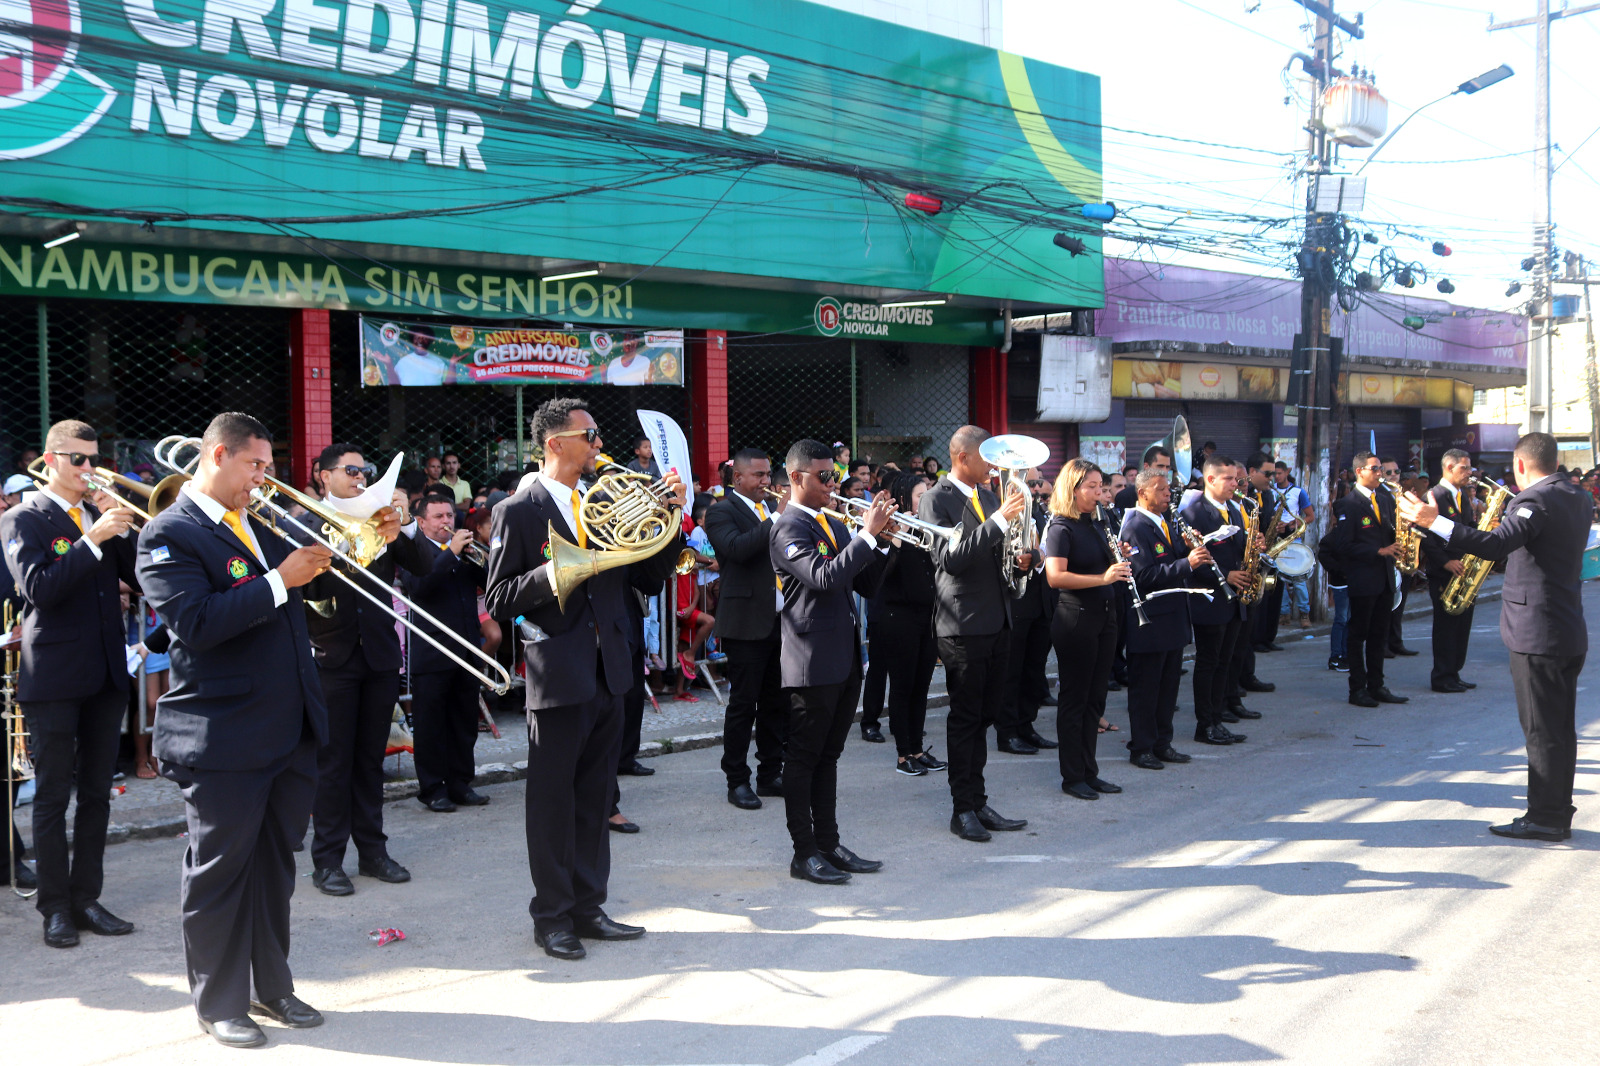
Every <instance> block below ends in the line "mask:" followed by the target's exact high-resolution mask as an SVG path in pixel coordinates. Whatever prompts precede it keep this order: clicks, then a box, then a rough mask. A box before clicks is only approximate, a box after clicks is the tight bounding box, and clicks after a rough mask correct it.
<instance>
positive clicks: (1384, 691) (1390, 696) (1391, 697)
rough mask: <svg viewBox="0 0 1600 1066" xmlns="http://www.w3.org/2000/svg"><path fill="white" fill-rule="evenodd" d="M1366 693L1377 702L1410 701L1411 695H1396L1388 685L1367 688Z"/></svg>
mask: <svg viewBox="0 0 1600 1066" xmlns="http://www.w3.org/2000/svg"><path fill="white" fill-rule="evenodd" d="M1367 695H1369V696H1371V697H1372V698H1373V699H1375V700H1377V701H1378V702H1379V703H1410V702H1411V697H1410V696H1396V695H1395V694H1394V693H1393V692H1390V691H1389V686H1387V685H1384V686H1381V687H1379V688H1371V689H1368V690H1367Z"/></svg>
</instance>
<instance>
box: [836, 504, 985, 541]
mask: <svg viewBox="0 0 1600 1066" xmlns="http://www.w3.org/2000/svg"><path fill="white" fill-rule="evenodd" d="M828 495H830V496H832V497H833V498H834V499H836V500H838V501H839V505H840V506H841V507H843V508H844V509H845V511H846V512H849V513H847V514H843V515H841V514H839V513H838V512H837V511H829V512H827V513H828V514H831V515H834V516H836V517H839V518H843V519H844V521H845V524H846V525H848V526H849V527H850V528H851V529H852V530H854V529H856V528H857V527H858V526H859V525H860V515H862V514H865V513H866V511H867V509H868V508H870V507H871V506H872V504H870V503H868V502H867V501H866V500H856V499H851V498H850V497H849V496H841V495H839V494H838V493H837V492H830V493H829V494H828ZM889 522H890V524H891V525H896V526H899V527H900V528H899V529H896V530H892V531H890V532H889V536H891V537H893V538H894V539H895V540H897V541H899V542H900V543H901V544H909V545H912V546H913V547H917V548H921V549H922V550H923V551H932V550H933V545H934V542H935V540H936V539H939V538H942V539H944V540H947V541H950V542H951V543H954V542H955V541H957V540H960V539H961V530H960V529H958V528H956V527H955V526H936V525H934V524H933V523H932V522H924V521H923V520H922V519H920V518H918V517H917V516H916V515H914V514H910V513H908V512H906V511H896V512H894V513H893V514H892V515H890V516H889Z"/></svg>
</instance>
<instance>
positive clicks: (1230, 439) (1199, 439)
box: [1124, 400, 1269, 462]
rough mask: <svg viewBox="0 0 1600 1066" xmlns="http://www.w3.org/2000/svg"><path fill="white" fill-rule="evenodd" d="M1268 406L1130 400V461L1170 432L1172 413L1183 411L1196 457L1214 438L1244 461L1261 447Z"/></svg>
mask: <svg viewBox="0 0 1600 1066" xmlns="http://www.w3.org/2000/svg"><path fill="white" fill-rule="evenodd" d="M1268 410H1269V408H1268V407H1267V405H1266V404H1258V403H1228V402H1223V401H1216V400H1205V401H1191V402H1188V403H1179V402H1176V401H1156V400H1129V401H1128V402H1127V407H1126V409H1125V415H1124V419H1125V421H1124V427H1125V434H1124V435H1125V438H1126V440H1127V442H1128V458H1129V461H1130V462H1137V461H1138V460H1139V457H1140V456H1141V455H1143V453H1144V449H1145V448H1146V447H1148V446H1149V445H1150V444H1151V442H1153V441H1156V440H1159V439H1161V438H1162V437H1165V436H1166V435H1167V434H1168V433H1170V432H1171V431H1172V419H1173V416H1175V415H1178V414H1182V415H1183V416H1184V418H1186V419H1188V421H1189V433H1190V435H1191V436H1192V438H1193V444H1194V451H1195V455H1196V457H1198V456H1199V454H1200V446H1201V445H1202V444H1204V443H1205V442H1206V441H1208V440H1210V441H1216V442H1217V450H1218V451H1219V452H1221V453H1222V454H1223V455H1226V456H1228V457H1229V458H1230V459H1235V460H1238V461H1239V462H1243V461H1244V460H1245V459H1247V458H1249V457H1250V454H1251V453H1252V452H1254V451H1256V450H1258V449H1259V448H1260V447H1261V427H1262V425H1263V423H1264V420H1265V418H1266V416H1267V413H1268Z"/></svg>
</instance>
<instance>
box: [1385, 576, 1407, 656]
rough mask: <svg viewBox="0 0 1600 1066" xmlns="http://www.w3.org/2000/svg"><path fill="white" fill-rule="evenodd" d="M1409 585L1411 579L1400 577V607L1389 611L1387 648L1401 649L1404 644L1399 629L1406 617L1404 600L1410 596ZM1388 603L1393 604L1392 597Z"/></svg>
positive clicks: (1403, 635) (1404, 639)
mask: <svg viewBox="0 0 1600 1066" xmlns="http://www.w3.org/2000/svg"><path fill="white" fill-rule="evenodd" d="M1410 583H1411V579H1410V578H1408V577H1406V576H1404V575H1402V576H1401V578H1400V606H1399V607H1392V608H1391V610H1390V611H1389V641H1388V646H1389V647H1390V648H1401V647H1404V646H1405V643H1406V637H1405V634H1404V633H1402V632H1401V631H1400V629H1401V625H1402V623H1403V622H1404V621H1405V616H1406V598H1407V597H1408V596H1410V595H1411V589H1410ZM1389 602H1390V604H1393V603H1394V598H1393V597H1392V596H1391V597H1390V600H1389Z"/></svg>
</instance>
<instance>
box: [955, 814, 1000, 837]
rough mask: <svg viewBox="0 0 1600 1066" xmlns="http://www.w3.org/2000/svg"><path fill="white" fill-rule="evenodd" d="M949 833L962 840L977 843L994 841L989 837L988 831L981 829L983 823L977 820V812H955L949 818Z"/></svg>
mask: <svg viewBox="0 0 1600 1066" xmlns="http://www.w3.org/2000/svg"><path fill="white" fill-rule="evenodd" d="M950 832H952V833H954V834H955V835H956V836H958V837H960V838H961V839H962V840H975V841H978V842H979V843H982V842H983V841H985V840H993V839H994V838H993V837H991V836H990V835H989V831H988V830H987V829H985V828H984V827H983V823H982V822H980V821H979V820H978V812H977V811H957V812H956V813H955V814H952V815H951V816H950Z"/></svg>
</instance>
